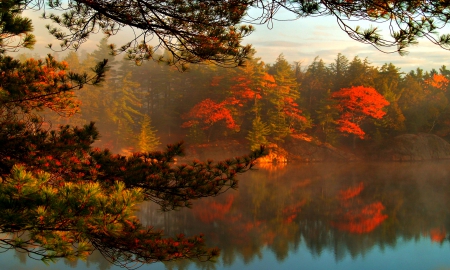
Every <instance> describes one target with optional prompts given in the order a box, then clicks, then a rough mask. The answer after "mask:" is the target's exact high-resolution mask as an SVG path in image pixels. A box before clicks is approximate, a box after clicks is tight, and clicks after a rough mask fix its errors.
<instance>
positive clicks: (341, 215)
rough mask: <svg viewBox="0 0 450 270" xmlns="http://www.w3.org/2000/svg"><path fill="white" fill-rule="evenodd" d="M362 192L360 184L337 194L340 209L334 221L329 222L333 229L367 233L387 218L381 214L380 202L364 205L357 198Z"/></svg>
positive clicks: (362, 187)
mask: <svg viewBox="0 0 450 270" xmlns="http://www.w3.org/2000/svg"><path fill="white" fill-rule="evenodd" d="M362 190H364V184H363V183H360V184H359V185H358V186H356V187H352V188H348V189H346V190H342V191H340V192H339V196H338V199H339V202H340V207H339V209H338V210H337V212H336V221H333V222H331V225H332V226H333V227H335V228H337V229H339V230H342V231H348V232H350V233H358V234H362V233H369V232H371V231H373V230H374V229H375V228H376V227H378V226H379V225H380V224H381V223H382V222H383V221H384V220H385V219H386V218H387V217H388V216H387V215H385V214H383V213H382V212H383V210H384V205H383V204H382V203H381V202H374V203H370V204H365V203H364V202H363V201H362V200H361V199H360V198H357V196H358V195H360V194H361V191H362ZM350 199H353V200H350Z"/></svg>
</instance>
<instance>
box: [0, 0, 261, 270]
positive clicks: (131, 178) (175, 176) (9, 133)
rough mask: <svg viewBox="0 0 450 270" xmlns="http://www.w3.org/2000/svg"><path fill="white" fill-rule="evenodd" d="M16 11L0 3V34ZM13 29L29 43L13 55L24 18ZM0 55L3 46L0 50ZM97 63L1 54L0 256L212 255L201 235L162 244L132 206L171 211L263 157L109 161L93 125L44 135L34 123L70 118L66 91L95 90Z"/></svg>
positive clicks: (155, 155) (225, 184)
mask: <svg viewBox="0 0 450 270" xmlns="http://www.w3.org/2000/svg"><path fill="white" fill-rule="evenodd" d="M21 4H22V2H21V1H2V2H1V3H0V7H1V13H2V16H1V17H0V20H1V21H0V24H1V25H2V26H3V25H7V26H8V27H12V26H11V25H8V23H10V18H11V17H14V16H16V18H19V17H18V15H20V11H21V10H22V9H21ZM3 20H6V21H3ZM4 22H5V23H6V24H3V23H4ZM13 22H15V23H17V24H18V25H17V28H14V27H12V29H13V30H14V31H16V30H17V29H19V30H20V29H22V30H20V31H18V32H13V33H12V34H13V37H14V35H16V36H17V35H22V37H25V38H26V39H28V40H29V41H30V42H29V43H28V44H26V43H23V42H22V43H20V44H18V45H17V47H16V48H19V47H21V46H22V47H23V46H31V45H32V42H31V40H30V35H29V33H28V32H29V31H30V30H31V24H29V25H28V26H27V27H28V28H25V30H24V28H23V27H22V26H21V24H22V23H24V22H25V23H26V22H27V20H23V19H20V18H19V19H18V20H13ZM21 27H22V28H21ZM2 29H3V28H2ZM27 29H28V30H27ZM6 30H7V29H3V30H2V31H3V33H5V31H6ZM2 37H3V38H4V37H5V36H3V35H2ZM18 38H19V39H20V36H19V37H18ZM20 40H22V39H20ZM7 44H10V43H7ZM0 49H1V50H0V51H2V52H4V51H6V50H7V49H8V47H5V44H4V43H0ZM106 64H107V61H106V60H105V61H101V62H100V63H99V64H98V65H97V66H95V67H93V74H88V73H72V72H68V64H67V63H65V62H58V61H56V60H55V59H54V58H53V57H51V56H48V57H47V58H46V59H45V60H34V59H29V60H27V61H25V62H20V61H17V60H15V59H14V58H12V57H9V56H5V55H4V54H3V53H0V85H1V86H2V89H1V90H2V94H1V95H0V145H2V147H1V149H0V224H1V226H0V233H1V234H2V235H3V236H4V237H3V238H2V244H1V246H0V248H1V249H2V250H8V249H19V250H21V251H25V252H28V254H29V255H30V256H31V257H33V258H35V259H42V260H44V261H49V260H54V259H57V258H69V259H73V258H77V257H81V258H84V257H86V256H88V255H89V254H91V253H92V251H94V250H96V249H98V250H100V252H101V254H103V255H104V256H106V257H107V259H109V260H110V261H111V262H113V263H116V264H118V265H120V266H122V267H127V266H128V264H129V263H132V264H133V266H136V263H138V264H139V263H152V262H155V261H168V260H175V259H181V258H198V259H200V260H209V259H211V258H212V257H215V256H217V254H218V253H217V250H215V249H208V248H205V244H204V240H203V238H202V237H201V236H193V237H184V236H183V235H178V236H176V237H172V238H169V237H163V233H162V232H161V231H155V230H153V229H152V228H151V227H145V226H143V225H142V224H141V223H140V222H139V220H138V219H137V218H136V217H135V211H136V206H137V204H139V203H140V202H142V201H144V200H151V201H154V202H155V203H157V204H159V205H160V206H161V209H162V210H171V209H176V208H179V207H184V206H189V205H190V204H191V201H192V200H195V199H198V198H202V197H208V196H216V195H217V194H220V193H222V192H224V191H226V190H227V189H228V188H235V187H236V186H237V180H236V175H237V174H239V173H242V172H244V171H246V170H248V169H249V168H251V167H252V166H253V164H254V162H255V159H256V158H257V157H258V156H260V155H261V154H262V150H263V149H260V151H256V152H254V153H252V154H251V155H250V156H246V157H240V158H235V159H232V160H227V161H226V162H219V163H217V164H214V163H212V162H211V161H208V162H207V163H202V162H192V163H190V164H185V165H181V166H174V165H173V163H172V161H173V160H174V157H175V156H177V155H181V154H183V149H182V147H181V144H176V145H169V146H168V147H167V148H166V150H165V151H156V152H147V153H135V154H133V155H131V156H129V157H125V156H121V155H114V154H112V153H111V152H110V151H109V150H107V149H105V150H101V149H97V148H93V147H92V144H93V143H94V142H95V141H96V140H97V139H98V138H99V133H98V131H97V129H96V128H95V126H94V124H93V123H90V124H88V125H85V126H83V127H73V126H69V125H65V126H60V127H53V128H49V127H48V126H47V125H46V123H45V122H43V120H42V118H41V117H39V115H37V112H39V111H42V110H44V109H47V110H52V111H54V112H58V113H69V114H70V113H73V112H74V106H75V105H76V99H75V96H74V93H73V91H76V90H79V89H81V88H82V87H84V86H86V85H88V84H91V85H98V84H99V83H100V82H102V80H103V79H104V76H105V72H106V69H107V68H106Z"/></svg>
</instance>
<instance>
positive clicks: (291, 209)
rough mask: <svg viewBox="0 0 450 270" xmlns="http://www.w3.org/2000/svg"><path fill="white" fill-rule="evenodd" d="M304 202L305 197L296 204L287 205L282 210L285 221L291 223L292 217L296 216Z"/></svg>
mask: <svg viewBox="0 0 450 270" xmlns="http://www.w3.org/2000/svg"><path fill="white" fill-rule="evenodd" d="M305 204H306V199H303V200H301V201H299V202H297V203H296V204H293V205H289V206H287V207H285V208H284V209H283V210H282V213H283V215H284V216H285V218H284V222H285V223H292V221H294V219H295V218H296V217H297V215H298V213H299V212H300V211H301V209H302V207H303V206H304V205H305Z"/></svg>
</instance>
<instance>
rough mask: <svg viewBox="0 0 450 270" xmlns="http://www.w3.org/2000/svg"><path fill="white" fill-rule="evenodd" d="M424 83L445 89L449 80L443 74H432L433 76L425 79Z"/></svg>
mask: <svg viewBox="0 0 450 270" xmlns="http://www.w3.org/2000/svg"><path fill="white" fill-rule="evenodd" d="M425 83H426V84H427V85H430V86H432V87H434V88H438V89H441V90H447V89H446V88H447V86H448V83H449V80H448V79H447V78H446V77H445V76H444V75H440V74H434V75H433V77H431V78H430V79H428V80H426V81H425Z"/></svg>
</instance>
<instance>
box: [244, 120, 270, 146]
mask: <svg viewBox="0 0 450 270" xmlns="http://www.w3.org/2000/svg"><path fill="white" fill-rule="evenodd" d="M269 135H270V128H269V127H268V126H267V124H265V123H264V122H263V121H262V120H261V117H259V116H257V117H256V118H255V119H253V122H252V129H251V130H250V131H249V132H248V135H247V137H246V138H247V140H249V142H250V149H251V150H256V149H258V148H259V147H260V146H261V145H267V144H268V143H269V141H268V140H267V137H268V136H269Z"/></svg>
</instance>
